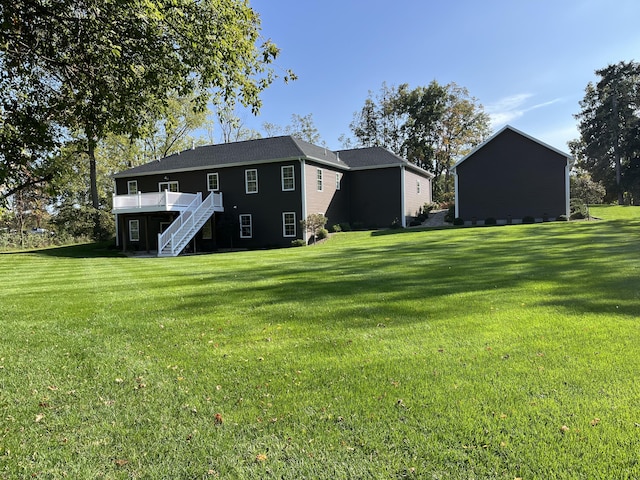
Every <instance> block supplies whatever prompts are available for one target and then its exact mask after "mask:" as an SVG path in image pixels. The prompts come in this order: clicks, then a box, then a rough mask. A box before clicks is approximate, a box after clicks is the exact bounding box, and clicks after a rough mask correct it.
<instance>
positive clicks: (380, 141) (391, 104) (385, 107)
mask: <svg viewBox="0 0 640 480" xmlns="http://www.w3.org/2000/svg"><path fill="white" fill-rule="evenodd" d="M350 127H351V131H352V133H353V135H354V136H355V137H356V139H357V140H356V143H357V145H358V146H364V147H370V146H382V147H385V148H388V149H389V150H391V151H392V152H394V153H396V154H398V155H400V156H402V157H404V158H406V159H407V160H409V161H410V162H412V163H415V164H416V165H418V166H420V167H422V168H424V169H425V170H428V171H430V172H432V173H433V174H434V175H435V177H434V181H433V193H434V198H435V199H437V200H441V199H445V198H447V194H448V193H449V192H450V191H451V189H452V181H451V179H450V178H449V169H450V168H451V166H453V163H454V162H455V161H456V160H457V159H458V158H460V157H461V156H463V155H465V154H466V153H468V152H469V151H470V150H471V149H472V148H473V147H474V146H475V145H477V144H479V143H481V142H482V141H484V139H485V138H486V137H487V136H488V135H489V132H490V127H489V117H488V115H487V114H486V113H484V109H483V107H482V105H481V104H480V103H479V102H478V101H477V99H475V98H474V97H471V96H470V95H469V92H468V91H467V89H466V88H463V87H460V86H458V85H456V84H455V83H449V84H447V85H440V84H439V83H438V82H436V81H435V80H434V81H432V82H431V83H430V84H429V85H427V86H426V87H417V88H414V89H410V88H409V86H408V85H407V84H403V85H400V86H399V87H389V86H387V85H386V84H383V85H382V88H381V89H380V92H379V94H378V95H377V96H375V97H374V96H373V94H372V93H371V92H369V96H368V98H367V99H366V100H365V104H364V106H363V108H362V110H360V111H358V112H356V113H355V114H354V117H353V121H352V122H351V124H350ZM342 141H343V144H344V145H345V146H347V147H349V148H350V147H352V146H353V145H352V143H351V139H346V138H344V137H342ZM449 196H450V195H449Z"/></svg>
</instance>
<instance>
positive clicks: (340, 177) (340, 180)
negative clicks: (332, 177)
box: [336, 172, 342, 190]
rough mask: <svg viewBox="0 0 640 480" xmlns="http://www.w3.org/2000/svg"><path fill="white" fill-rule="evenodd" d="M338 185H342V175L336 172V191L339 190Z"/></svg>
mask: <svg viewBox="0 0 640 480" xmlns="http://www.w3.org/2000/svg"><path fill="white" fill-rule="evenodd" d="M340 183H342V174H341V173H340V172H336V190H340Z"/></svg>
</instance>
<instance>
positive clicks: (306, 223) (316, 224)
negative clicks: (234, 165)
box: [300, 213, 329, 243]
mask: <svg viewBox="0 0 640 480" xmlns="http://www.w3.org/2000/svg"><path fill="white" fill-rule="evenodd" d="M328 220H329V219H328V218H327V217H325V216H324V215H323V214H321V213H312V214H310V215H308V216H307V218H306V219H305V220H300V226H301V227H302V229H303V230H305V231H307V232H309V233H310V234H311V235H312V238H313V243H315V242H316V237H317V236H318V232H319V231H320V230H321V229H323V228H324V226H325V225H326V224H327V221H328Z"/></svg>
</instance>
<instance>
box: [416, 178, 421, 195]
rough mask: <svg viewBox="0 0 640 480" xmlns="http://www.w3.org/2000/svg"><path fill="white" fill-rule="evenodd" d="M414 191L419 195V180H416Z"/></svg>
mask: <svg viewBox="0 0 640 480" xmlns="http://www.w3.org/2000/svg"><path fill="white" fill-rule="evenodd" d="M416 193H417V194H418V195H420V180H416Z"/></svg>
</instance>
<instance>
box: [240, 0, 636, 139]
mask: <svg viewBox="0 0 640 480" xmlns="http://www.w3.org/2000/svg"><path fill="white" fill-rule="evenodd" d="M251 6H252V7H253V8H254V9H255V10H256V11H257V12H258V13H259V14H260V16H261V19H262V36H263V37H264V38H265V39H266V38H269V39H271V40H272V41H273V42H274V43H276V45H278V47H280V49H281V55H280V57H279V58H278V60H277V64H276V68H277V69H281V70H285V69H288V68H291V69H292V70H294V71H295V73H296V74H297V75H298V77H299V79H298V80H297V81H295V82H292V83H289V84H287V85H285V84H284V83H283V82H281V81H277V82H276V83H275V84H274V85H272V86H271V87H270V88H269V89H268V90H267V91H265V92H264V94H263V96H262V98H263V102H264V106H263V108H262V110H261V113H260V115H259V116H258V117H253V116H252V115H251V114H250V113H247V114H244V113H242V114H241V117H242V121H243V122H244V125H245V126H246V127H249V128H253V129H255V130H261V125H262V123H263V122H270V123H274V124H277V125H280V126H285V125H287V124H289V123H290V121H291V115H292V114H297V115H301V116H304V115H307V114H312V115H313V120H314V123H315V125H316V127H317V128H318V131H319V133H320V135H321V137H322V139H323V140H324V142H326V145H327V146H328V147H329V148H332V149H339V148H341V147H342V146H341V144H340V142H339V140H338V138H339V136H340V135H341V134H343V133H344V134H347V135H351V132H350V129H349V123H350V122H351V120H352V118H353V113H354V112H355V111H357V110H359V109H361V108H362V106H363V104H364V101H365V99H366V97H367V95H368V92H369V91H373V92H374V93H377V92H378V91H379V90H380V87H381V86H382V83H383V82H387V84H388V85H399V84H402V83H408V84H409V86H410V87H417V86H424V85H427V84H428V83H429V82H431V81H432V80H437V81H438V82H439V83H441V84H446V83H449V82H455V83H457V84H458V85H460V86H463V87H466V88H467V89H468V90H469V92H470V94H471V95H473V96H474V97H476V98H477V99H478V100H479V102H480V103H482V105H484V107H485V111H486V112H487V113H489V114H490V115H491V118H492V126H493V128H494V129H496V130H497V129H499V128H500V127H502V126H503V125H505V124H507V123H508V124H511V125H512V126H514V127H516V128H518V129H520V130H522V131H524V132H526V133H528V134H530V135H532V136H534V137H536V138H538V139H540V140H542V141H543V142H546V143H548V144H550V145H551V146H554V147H556V148H558V149H560V150H563V151H567V152H568V147H567V145H566V142H567V141H569V140H571V139H573V138H576V137H577V135H578V134H577V129H576V121H575V119H574V118H573V114H575V113H578V112H579V111H580V106H579V103H578V102H579V101H580V100H581V99H582V97H583V95H584V89H585V87H586V85H587V83H588V82H590V81H594V80H596V76H595V74H594V70H596V69H598V68H602V67H605V66H606V65H608V64H610V63H617V62H619V61H621V60H625V61H629V60H636V61H640V28H639V27H638V21H639V19H640V2H638V0H582V1H577V0H555V1H549V0H538V1H531V0H511V1H503V0H485V1H477V0H450V1H447V2H445V1H432V0H395V1H393V2H391V1H381V0H342V1H337V0H322V1H320V0H295V1H294V0H252V1H251ZM281 73H283V72H281Z"/></svg>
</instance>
